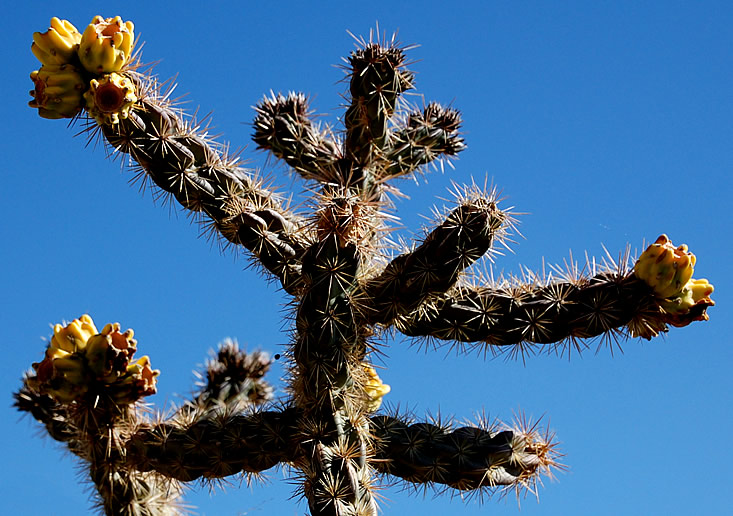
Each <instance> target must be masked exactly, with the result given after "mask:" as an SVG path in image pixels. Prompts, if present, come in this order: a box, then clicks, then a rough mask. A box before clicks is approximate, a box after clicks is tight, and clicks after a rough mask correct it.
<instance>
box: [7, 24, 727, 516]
mask: <svg viewBox="0 0 733 516" xmlns="http://www.w3.org/2000/svg"><path fill="white" fill-rule="evenodd" d="M51 25H52V28H51V29H49V32H47V33H44V34H37V35H36V36H35V37H34V41H35V43H34V47H33V48H34V53H35V54H36V56H38V57H39V59H40V60H41V62H42V64H43V67H42V68H41V70H40V71H38V72H34V75H33V76H32V77H33V79H34V82H36V89H35V90H34V92H33V94H34V97H35V100H34V101H33V102H31V106H32V107H36V108H38V109H39V114H40V115H41V116H44V117H47V118H54V117H55V118H58V117H67V118H71V117H75V116H78V113H80V112H81V111H82V110H86V113H87V115H88V117H90V118H89V119H88V120H89V122H88V124H89V125H88V127H89V128H90V130H91V131H92V132H94V133H96V134H100V135H101V136H102V137H103V138H104V139H105V140H106V142H107V143H108V144H109V146H110V148H111V149H113V150H114V151H115V152H118V153H122V154H127V155H129V156H130V157H131V158H132V159H133V160H134V161H135V162H136V163H137V165H138V167H139V171H140V172H141V174H142V175H144V177H145V178H147V180H149V181H151V182H152V183H154V184H155V185H156V186H157V187H158V188H160V189H161V190H162V191H164V192H166V193H168V194H170V195H171V196H172V197H174V198H175V199H176V201H178V203H180V205H181V206H182V208H183V209H185V210H189V211H191V212H193V213H195V214H198V215H200V218H201V220H202V221H203V223H204V224H205V225H206V226H207V229H208V230H209V231H210V232H212V233H213V234H216V235H219V236H220V237H221V238H222V239H223V241H224V242H225V243H226V244H227V245H232V246H238V247H240V246H241V247H243V248H245V249H247V250H248V251H249V253H250V254H251V256H252V257H253V259H254V260H255V261H256V263H258V264H259V265H260V266H261V267H262V269H263V270H264V271H266V273H267V274H268V275H269V276H270V277H271V278H273V279H275V280H276V281H277V282H279V284H280V285H281V286H282V288H283V289H284V290H285V291H286V292H287V293H288V294H290V295H291V296H292V297H293V305H294V306H295V309H294V327H293V329H292V334H293V339H292V345H291V346H290V348H289V350H288V353H287V355H286V358H287V359H288V360H289V361H290V364H291V367H290V369H289V376H288V397H287V398H285V399H282V400H281V401H280V403H279V404H278V405H268V404H267V402H268V401H270V400H271V389H270V387H269V386H268V385H267V384H266V383H264V381H263V380H262V377H263V375H264V373H265V372H266V370H267V368H268V366H269V358H267V357H266V356H264V355H262V354H257V353H255V354H246V353H244V352H242V351H240V350H239V348H238V347H237V346H236V345H235V344H233V343H228V344H225V345H224V346H223V347H222V348H221V349H220V350H219V352H218V354H217V355H216V358H215V359H214V360H212V361H210V363H209V364H208V366H207V372H206V374H205V375H203V376H202V379H203V380H204V381H203V388H202V390H201V391H200V392H199V393H198V394H197V395H196V396H195V397H194V398H193V400H192V401H191V402H189V403H187V404H185V405H184V406H182V407H180V408H179V409H178V410H177V411H176V412H175V413H174V414H173V415H172V416H171V417H169V418H167V419H162V418H159V419H157V420H154V419H151V418H149V417H147V416H146V415H145V413H144V411H142V410H141V407H140V403H139V402H138V399H139V397H141V396H143V395H147V394H151V393H152V392H154V386H155V380H156V376H157V372H154V371H153V370H152V369H151V368H150V365H149V360H148V359H147V358H144V359H140V360H138V361H137V362H132V361H131V360H132V354H133V353H134V352H135V349H136V344H135V341H134V340H133V339H132V333H131V332H127V333H120V331H119V330H120V328H119V325H107V326H106V327H105V328H104V330H103V331H102V332H101V333H97V330H96V328H94V326H93V324H92V322H91V319H90V318H89V317H88V316H83V317H82V318H80V319H79V320H75V321H74V322H72V323H71V324H70V325H68V326H66V327H63V326H57V328H56V329H55V335H54V338H53V339H52V341H51V344H50V345H49V347H48V349H47V351H46V355H45V358H44V360H43V361H42V362H41V363H40V364H37V365H36V366H35V368H34V372H32V373H30V374H29V375H28V376H27V377H26V380H25V385H24V387H23V389H22V390H21V391H20V392H19V393H18V394H17V395H16V400H17V402H16V403H17V406H18V408H19V409H21V410H25V411H28V412H30V413H31V414H32V415H33V416H34V417H35V418H36V419H38V420H39V421H40V422H42V423H43V424H44V425H45V426H46V429H47V430H48V432H49V434H50V435H51V436H52V437H53V438H55V439H57V440H59V441H62V442H65V443H67V444H68V445H69V447H70V449H71V450H72V451H74V452H75V453H76V454H77V455H79V456H80V457H81V458H82V459H83V460H85V461H88V462H89V463H90V464H91V473H92V478H93V480H94V482H95V484H96V485H97V488H98V492H99V494H100V499H101V500H102V504H103V505H104V507H105V510H106V511H107V512H108V513H109V514H117V513H131V514H132V513H134V514H156V513H167V512H176V511H177V510H178V509H177V506H176V504H175V499H176V496H177V493H178V490H177V488H176V485H177V484H176V482H179V481H182V482H186V481H191V480H194V479H199V478H204V479H216V478H222V477H226V476H230V475H234V474H237V473H239V472H244V473H245V474H253V475H257V474H260V473H262V472H264V471H265V470H267V469H269V468H271V467H273V466H275V465H277V464H286V465H289V466H290V467H292V468H294V469H296V470H297V471H299V476H300V480H301V482H300V487H299V489H300V491H301V492H302V494H304V495H305V497H306V498H307V500H308V504H309V507H310V511H311V514H313V515H326V514H328V515H345V514H354V515H357V514H358V515H371V514H376V512H377V504H376V502H375V499H374V493H373V491H374V487H375V485H376V483H377V477H378V476H380V475H387V476H391V477H396V478H399V479H403V480H404V481H405V482H407V483H408V484H412V485H435V484H438V485H440V486H444V487H447V488H452V489H455V490H457V491H458V492H475V491H477V490H483V491H489V492H493V491H496V490H506V489H514V490H517V491H521V490H522V489H523V488H532V487H533V486H534V484H535V483H536V482H537V481H538V478H539V476H540V475H542V474H546V475H549V474H551V473H552V469H553V467H556V466H558V464H557V458H558V455H559V454H558V452H557V450H556V448H555V442H554V440H553V437H552V434H551V433H550V432H549V430H546V431H541V430H539V429H538V428H537V427H536V426H533V425H531V424H516V425H514V426H505V427H501V428H497V427H494V426H491V425H481V424H478V425H473V426H466V427H462V428H454V427H452V426H451V425H446V424H442V423H440V422H434V423H426V422H415V421H413V420H411V419H410V418H409V417H407V416H405V415H402V414H399V413H391V414H378V413H377V411H378V410H379V409H380V406H381V402H382V398H383V397H384V396H385V395H386V394H387V393H389V390H390V389H389V386H387V385H384V384H383V383H382V381H381V380H380V378H379V375H378V374H377V371H376V370H375V369H374V367H373V366H372V364H371V361H370V354H371V352H372V351H373V349H374V347H375V346H376V344H375V336H377V335H379V334H381V333H383V332H385V331H389V330H394V331H397V332H400V333H402V334H404V335H407V336H410V337H417V338H422V339H430V340H431V341H433V342H436V343H440V342H448V343H456V342H457V343H460V344H461V345H463V344H466V345H475V346H482V347H484V348H485V349H486V350H490V351H494V350H502V349H509V350H514V351H516V350H520V351H521V350H523V349H524V347H526V346H535V345H536V346H540V345H548V346H551V347H562V346H566V345H573V344H576V343H577V341H578V340H580V339H589V338H593V337H598V336H608V337H611V338H619V337H642V338H646V339H651V338H652V337H655V336H657V335H658V334H660V333H662V332H664V331H667V326H668V324H671V325H674V326H685V325H687V324H689V323H691V322H692V321H697V320H706V319H707V315H706V309H707V307H709V306H711V305H712V304H713V302H712V300H711V299H710V297H709V296H710V294H711V293H712V290H713V288H712V286H711V285H710V284H709V283H708V282H707V281H706V280H695V279H692V273H693V267H694V265H695V257H694V255H691V254H690V253H689V252H688V251H687V248H686V246H679V247H677V248H675V247H674V246H673V245H672V244H671V242H670V241H669V239H668V238H667V237H665V236H663V237H660V239H659V240H657V242H656V243H655V244H654V245H652V246H651V247H650V248H649V249H648V250H647V251H645V252H644V254H642V255H641V257H640V259H639V260H638V262H636V264H635V266H634V268H633V269H632V268H631V267H629V266H627V264H626V263H625V262H626V261H628V260H624V261H623V262H622V263H619V264H615V265H613V266H609V267H607V268H605V269H603V270H593V271H592V273H591V275H590V276H581V275H570V274H569V275H567V276H566V277H559V278H552V277H548V278H546V279H545V280H542V281H539V280H537V281H533V282H529V283H527V284H520V283H517V282H514V283H509V282H491V281H484V282H473V283H472V282H469V281H464V280H463V278H464V277H465V275H466V269H467V268H469V267H470V266H471V265H472V264H473V263H475V262H476V261H477V260H479V259H480V258H481V257H482V256H484V255H486V254H487V253H491V252H492V249H493V248H494V247H495V246H496V245H497V244H503V243H504V242H505V241H506V240H507V238H508V236H509V235H510V234H511V233H512V230H513V225H514V218H513V216H512V213H511V212H510V211H508V210H506V209H503V208H501V207H500V203H499V199H497V196H496V194H495V192H494V191H483V190H482V189H480V188H476V187H475V186H473V187H468V188H465V189H458V195H457V196H456V197H457V200H456V206H455V208H453V209H452V211H450V212H449V213H447V214H445V215H444V217H443V220H442V221H441V222H439V223H438V224H437V225H436V227H435V228H433V229H432V230H431V231H430V232H429V233H428V234H427V236H426V237H425V238H424V239H423V240H422V241H421V242H419V243H417V244H416V245H415V246H413V247H412V248H410V249H407V250H405V251H404V252H403V253H402V254H399V255H398V256H396V257H394V258H392V259H388V258H387V257H386V256H385V254H384V253H383V247H384V245H383V241H384V235H383V233H384V231H385V230H386V229H387V227H386V222H387V221H388V220H389V215H388V212H389V210H390V209H391V208H392V206H391V204H390V202H389V200H388V198H387V193H389V192H390V191H391V190H393V189H394V187H393V186H391V185H390V184H389V182H390V180H392V179H394V178H397V177H404V176H409V175H412V174H415V173H417V172H418V171H419V170H420V169H421V168H424V167H425V166H428V165H430V164H431V163H440V161H441V160H444V159H450V158H451V157H452V156H454V155H456V154H457V153H459V152H460V151H462V150H463V149H464V148H465V145H464V142H463V138H462V137H461V134H460V126H461V116H460V113H459V112H458V111H456V110H455V109H451V108H444V107H442V106H440V105H438V104H435V103H429V104H428V105H427V106H426V107H425V108H424V109H411V108H410V107H409V106H407V105H406V104H405V103H404V102H403V101H402V98H401V96H402V94H403V93H404V92H406V91H407V90H410V89H412V88H413V87H414V75H413V73H412V72H411V71H409V70H408V69H407V68H406V57H405V52H404V49H403V48H401V47H400V46H399V45H398V44H397V43H396V42H395V41H394V40H391V41H389V40H378V41H374V40H373V39H370V40H369V41H366V40H363V41H361V45H360V47H359V48H358V49H357V50H355V51H353V52H352V53H351V54H350V56H349V58H348V59H347V61H346V63H347V64H346V67H345V68H346V70H347V73H348V76H349V91H348V99H349V102H350V104H349V106H348V108H347V110H346V114H345V116H344V118H343V121H344V130H343V133H341V134H336V133H334V132H333V131H332V130H331V129H330V128H328V127H325V126H320V125H318V124H316V123H314V122H313V121H312V119H311V116H310V115H311V113H310V111H309V107H308V102H307V99H306V97H305V96H304V95H302V94H296V93H290V94H287V95H281V94H272V95H270V96H268V97H265V98H263V99H262V100H261V101H260V102H259V103H258V104H257V107H256V112H257V113H256V117H255V120H254V134H253V139H254V141H255V143H256V144H257V146H258V147H259V148H260V149H264V150H266V151H268V152H270V153H271V154H272V155H273V156H275V157H276V158H278V159H280V160H282V161H284V162H285V163H287V164H288V165H289V166H290V167H291V168H292V169H293V170H295V171H296V172H297V173H298V174H300V176H301V177H302V179H303V180H304V181H306V182H309V183H310V185H311V186H312V190H313V191H314V192H316V193H315V204H316V208H315V209H314V210H313V212H312V213H311V214H309V215H304V214H301V213H297V212H296V211H294V210H293V209H292V208H291V207H290V206H289V205H288V203H287V202H286V201H285V200H284V199H283V198H281V197H280V196H279V195H277V194H276V193H275V192H273V191H272V190H270V189H268V188H266V187H265V186H264V183H263V182H262V181H261V180H260V179H259V178H258V177H257V176H256V175H255V174H254V173H253V172H252V171H249V170H246V169H244V168H242V167H240V166H239V164H238V163H237V161H236V160H235V159H233V158H231V157H229V156H228V155H227V153H226V152H225V150H224V149H225V147H222V146H221V145H218V144H216V143H215V142H214V141H212V139H211V138H210V137H209V136H208V135H207V133H206V130H205V129H204V128H201V127H199V125H197V123H195V122H194V121H193V120H192V119H190V118H187V117H186V116H185V115H184V113H183V112H182V111H181V110H179V109H178V108H177V107H176V106H175V105H174V104H173V103H172V102H171V101H170V100H169V98H168V96H167V95H166V94H165V93H164V92H162V91H161V90H160V88H159V87H158V83H157V82H156V80H155V79H154V78H152V77H150V76H148V75H145V74H142V73H139V72H138V71H137V70H139V65H138V62H137V61H136V60H135V59H133V58H131V52H132V50H133V48H132V44H133V39H134V38H133V26H132V23H130V22H122V20H121V19H119V18H114V19H106V20H105V19H103V18H101V17H96V18H95V19H94V20H93V22H92V24H91V25H90V26H89V27H88V28H87V29H86V30H85V31H84V32H83V35H80V33H79V31H77V30H76V29H74V27H73V26H72V25H71V24H70V23H69V22H66V21H64V22H61V21H59V20H57V19H55V18H54V19H53V20H52V22H51ZM51 67H67V68H66V69H64V72H63V73H65V74H66V75H65V76H64V77H66V81H61V80H57V81H56V82H53V81H52V80H51V79H52V78H54V77H56V75H54V74H58V73H61V72H57V71H56V68H51ZM44 69H45V71H44ZM39 81H40V82H39ZM52 83H53V84H54V85H58V87H60V88H62V89H63V91H62V92H60V93H58V94H57V95H58V98H59V99H61V101H59V102H57V104H58V105H59V106H58V107H57V108H56V109H53V108H52V107H49V103H48V101H45V100H41V99H46V98H47V97H48V92H49V90H48V86H49V85H51V84H52ZM39 84H40V86H39ZM44 88H45V89H44ZM100 400H101V402H100ZM263 404H264V405H263ZM257 407H259V408H257ZM255 408H257V409H255ZM99 411H102V413H103V416H104V417H97V412H99ZM92 413H93V414H94V415H95V417H94V418H90V417H88V415H89V414H92ZM90 419H94V420H95V424H93V425H90V424H89V420H90ZM100 436H107V437H105V438H104V439H100V438H99V437H100ZM95 438H96V440H95ZM90 446H91V448H90ZM102 451H104V453H105V454H106V455H104V457H106V459H105V463H104V464H103V465H100V464H99V462H100V457H101V456H102V455H100V453H102ZM100 472H101V473H100ZM120 493H123V494H124V496H121V495H120Z"/></svg>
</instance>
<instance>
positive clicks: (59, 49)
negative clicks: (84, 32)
mask: <svg viewBox="0 0 733 516" xmlns="http://www.w3.org/2000/svg"><path fill="white" fill-rule="evenodd" d="M80 41H81V34H80V33H79V31H78V30H76V27H74V26H73V25H72V24H71V23H69V22H68V21H66V20H59V19H58V18H55V17H54V18H51V27H49V29H48V30H47V31H46V32H35V33H33V44H32V45H31V52H33V55H35V56H36V58H38V60H39V61H40V62H41V63H42V64H44V65H60V64H68V63H69V62H70V61H71V59H72V58H73V56H74V55H75V54H76V50H77V49H78V48H79V42H80Z"/></svg>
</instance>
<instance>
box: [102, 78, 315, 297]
mask: <svg viewBox="0 0 733 516" xmlns="http://www.w3.org/2000/svg"><path fill="white" fill-rule="evenodd" d="M133 77H134V78H135V79H136V83H137V88H138V90H139V91H140V92H141V94H142V92H145V91H147V94H145V95H144V96H143V98H142V100H140V101H139V102H138V104H137V105H136V109H135V110H133V111H132V113H130V115H129V116H128V117H127V118H123V119H120V120H119V122H118V123H115V124H103V125H102V126H101V131H102V134H103V135H104V137H105V139H106V140H107V141H108V142H109V143H110V145H111V146H112V147H114V148H115V149H117V150H118V151H120V152H124V153H129V154H130V155H131V156H132V158H133V159H134V160H135V161H136V162H137V163H138V165H139V166H140V170H141V171H142V173H144V174H146V176H147V177H149V178H150V179H151V180H152V181H153V182H154V184H155V185H156V186H157V187H159V188H160V189H161V190H163V191H165V192H167V193H169V194H172V195H173V197H174V198H175V199H176V200H177V201H178V203H179V204H180V205H181V206H182V207H183V208H185V209H187V210H190V211H192V212H194V213H203V214H205V215H206V216H208V218H210V222H209V227H210V228H211V229H212V230H214V231H215V232H217V233H218V234H220V235H221V236H222V237H224V238H225V239H226V240H227V241H228V242H230V243H232V244H235V245H242V246H244V247H245V248H247V249H248V250H249V251H250V252H252V254H253V255H254V256H255V257H256V258H257V259H258V260H259V263H260V264H261V265H262V266H263V267H264V268H265V269H266V270H267V271H269V272H270V273H272V274H274V275H275V277H277V278H278V279H279V280H280V282H281V284H282V286H283V288H284V289H285V290H286V291H288V292H291V293H293V292H295V291H296V290H297V286H298V284H299V276H300V264H299V263H298V255H299V254H300V253H301V252H302V249H303V248H304V247H305V246H306V245H307V236H306V234H305V233H304V231H303V228H304V226H305V224H304V221H303V220H302V219H301V218H300V217H299V216H297V215H295V214H294V213H292V211H290V210H289V209H288V207H287V204H285V203H284V201H283V200H282V199H280V198H279V197H278V196H277V195H275V194H274V193H273V192H271V191H269V190H267V189H265V188H264V186H263V184H262V181H261V180H258V179H257V178H255V177H253V176H251V175H250V174H249V173H248V172H247V171H246V170H244V169H242V168H240V167H238V166H237V164H236V162H232V161H231V160H229V159H228V158H227V157H226V155H225V154H224V153H223V152H222V151H221V150H219V149H218V148H217V147H216V146H215V145H214V144H213V142H211V141H210V139H209V137H208V136H207V134H206V132H205V131H200V130H199V128H198V127H197V126H196V125H195V124H190V123H186V122H185V121H184V119H183V118H182V114H181V113H180V112H179V111H178V110H177V109H175V108H173V107H172V106H171V105H170V103H169V102H168V101H167V99H166V98H165V96H164V95H161V94H159V92H158V91H157V90H156V88H154V87H153V86H151V85H150V84H146V81H149V79H148V78H146V77H144V76H141V75H137V74H135V75H133Z"/></svg>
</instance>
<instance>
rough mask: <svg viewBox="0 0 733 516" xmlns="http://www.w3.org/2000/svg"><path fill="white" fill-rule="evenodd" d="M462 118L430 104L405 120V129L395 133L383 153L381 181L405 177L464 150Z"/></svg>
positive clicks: (457, 114)
mask: <svg viewBox="0 0 733 516" xmlns="http://www.w3.org/2000/svg"><path fill="white" fill-rule="evenodd" d="M460 125H461V115H460V113H459V112H458V111H456V110H455V109H450V108H448V109H446V108H444V107H442V106H440V105H439V104H436V103H430V104H428V106H427V107H426V108H425V109H424V110H423V111H413V112H411V113H410V114H409V115H408V116H407V124H406V127H404V128H400V129H398V130H396V131H395V132H394V134H393V138H392V142H391V143H390V145H389V147H388V148H387V149H386V150H385V153H384V155H385V159H386V161H387V163H388V165H387V167H386V168H385V169H384V171H383V172H382V177H383V178H384V179H390V178H393V177H400V176H405V175H407V174H410V173H412V172H413V171H415V170H416V169H417V168H419V167H420V166H422V165H426V164H428V163H430V162H431V161H433V160H435V159H437V158H439V157H441V156H455V155H456V154H458V153H459V152H461V151H462V150H464V149H465V148H466V145H465V143H464V142H463V138H462V137H461V136H460V134H459V132H458V130H459V128H460Z"/></svg>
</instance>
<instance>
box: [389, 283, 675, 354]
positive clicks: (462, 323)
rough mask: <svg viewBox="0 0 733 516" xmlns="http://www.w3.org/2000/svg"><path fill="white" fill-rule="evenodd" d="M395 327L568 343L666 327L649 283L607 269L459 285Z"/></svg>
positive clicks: (456, 338) (428, 333)
mask: <svg viewBox="0 0 733 516" xmlns="http://www.w3.org/2000/svg"><path fill="white" fill-rule="evenodd" d="M396 326H397V327H398V329H399V330H400V331H401V332H402V333H404V334H405V335H408V336H411V337H418V336H420V337H432V338H434V339H438V340H444V341H452V342H459V343H470V342H474V343H482V344H483V345H486V346H512V345H522V344H527V343H529V344H551V343H562V342H564V341H568V340H574V339H589V338H593V337H597V336H601V335H609V334H610V335H614V334H617V333H621V332H623V333H625V334H626V335H628V336H632V337H644V338H647V339H649V338H651V337H654V336H656V335H657V334H659V333H660V332H662V331H666V330H665V329H666V325H665V324H664V319H663V315H662V313H661V312H660V310H659V308H658V305H657V303H656V302H655V299H654V297H653V296H652V295H651V292H650V289H649V287H648V286H647V285H646V284H645V283H644V282H642V281H640V280H638V279H637V278H636V277H635V276H634V275H633V274H617V273H613V272H610V271H609V272H603V273H600V274H597V275H595V276H593V277H591V278H585V279H580V280H578V281H573V282H556V283H549V284H547V285H522V286H520V287H511V286H507V287H498V288H492V287H488V286H480V287H460V288H458V289H456V291H455V292H453V293H450V294H446V295H443V296H439V297H436V298H435V299H431V300H430V301H429V302H427V303H425V304H424V305H423V306H421V307H420V309H419V310H417V311H415V312H414V313H413V314H411V315H410V316H408V317H405V318H404V319H403V320H401V321H399V322H398V323H397V324H396Z"/></svg>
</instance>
